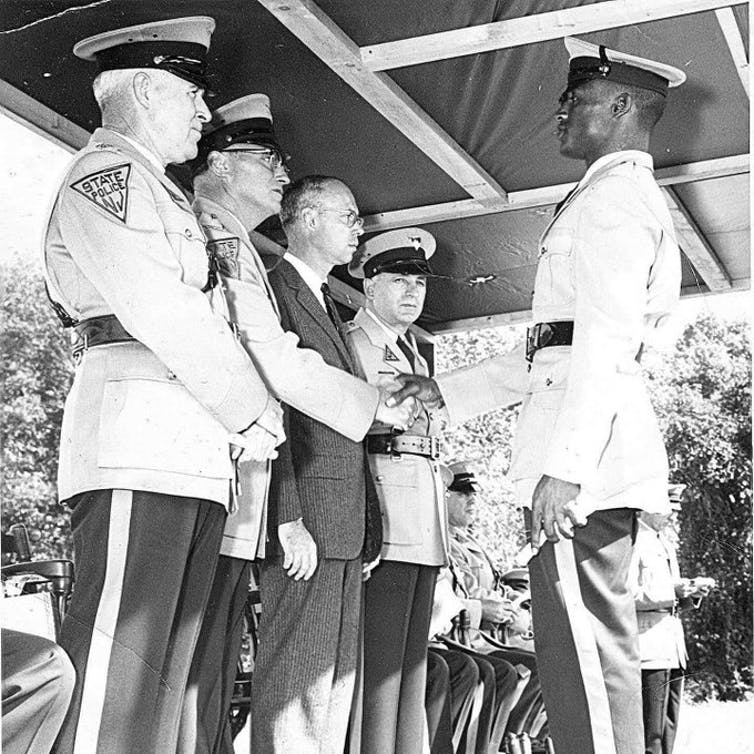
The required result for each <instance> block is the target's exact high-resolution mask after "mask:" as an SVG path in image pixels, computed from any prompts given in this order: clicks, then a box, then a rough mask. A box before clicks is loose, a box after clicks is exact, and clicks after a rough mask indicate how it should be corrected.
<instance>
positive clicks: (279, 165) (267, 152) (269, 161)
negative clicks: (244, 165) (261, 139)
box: [225, 148, 288, 173]
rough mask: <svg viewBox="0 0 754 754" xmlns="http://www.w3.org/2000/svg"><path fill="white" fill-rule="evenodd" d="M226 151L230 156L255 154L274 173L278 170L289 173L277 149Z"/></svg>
mask: <svg viewBox="0 0 754 754" xmlns="http://www.w3.org/2000/svg"><path fill="white" fill-rule="evenodd" d="M225 151H226V152H228V153H230V154H253V155H256V156H257V157H259V158H260V159H261V160H262V162H263V163H264V164H265V165H266V166H267V167H268V168H269V169H270V170H271V171H272V172H273V173H275V172H276V171H278V170H284V171H285V172H286V173H287V172H288V167H287V166H286V164H285V158H284V157H283V155H281V154H280V152H278V151H277V150H275V149H264V148H261V149H226V150H225Z"/></svg>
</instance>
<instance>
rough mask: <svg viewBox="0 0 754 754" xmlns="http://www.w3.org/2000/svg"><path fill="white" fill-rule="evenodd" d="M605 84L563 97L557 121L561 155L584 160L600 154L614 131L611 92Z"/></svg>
mask: <svg viewBox="0 0 754 754" xmlns="http://www.w3.org/2000/svg"><path fill="white" fill-rule="evenodd" d="M606 83H607V82H604V81H587V82H586V83H584V84H581V85H579V86H577V87H575V88H573V89H568V90H566V91H565V92H563V94H562V95H561V97H560V103H559V107H558V111H557V113H556V115H555V118H556V120H557V123H558V130H557V136H558V141H559V142H560V154H562V155H563V156H564V157H571V158H573V159H577V160H583V159H585V158H586V157H587V156H588V155H590V154H593V153H595V152H596V151H599V148H600V145H601V144H603V143H604V141H605V137H606V135H607V134H609V133H610V130H611V128H610V127H611V114H612V113H611V104H612V97H611V96H610V95H611V93H612V92H611V88H610V87H609V86H607V85H606Z"/></svg>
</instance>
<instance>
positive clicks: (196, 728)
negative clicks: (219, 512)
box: [178, 555, 251, 754]
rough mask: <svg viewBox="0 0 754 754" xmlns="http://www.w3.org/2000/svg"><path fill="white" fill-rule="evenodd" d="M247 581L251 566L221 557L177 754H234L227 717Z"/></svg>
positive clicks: (187, 695) (196, 654) (193, 665)
mask: <svg viewBox="0 0 754 754" xmlns="http://www.w3.org/2000/svg"><path fill="white" fill-rule="evenodd" d="M250 578H251V561H248V560H242V559H240V558H229V557H226V556H224V555H221V556H220V560H219V561H218V564H217V570H216V571H215V579H214V582H213V583H212V592H211V594H210V598H209V602H208V604H207V612H206V613H205V615H204V621H203V622H202V627H201V630H200V632H199V639H198V641H197V644H196V649H195V651H194V660H193V662H192V663H191V671H190V673H189V680H188V686H187V687H186V693H185V695H184V697H183V712H182V714H181V728H180V734H179V740H178V751H179V752H180V753H181V754H233V736H232V734H231V730H230V717H229V716H228V715H229V711H230V702H231V699H232V698H233V685H234V682H235V680H236V672H237V670H238V659H239V656H240V654H241V639H242V630H243V614H244V607H245V605H246V600H247V599H248V596H249V579H250Z"/></svg>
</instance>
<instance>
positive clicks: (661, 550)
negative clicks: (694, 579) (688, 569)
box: [628, 519, 686, 670]
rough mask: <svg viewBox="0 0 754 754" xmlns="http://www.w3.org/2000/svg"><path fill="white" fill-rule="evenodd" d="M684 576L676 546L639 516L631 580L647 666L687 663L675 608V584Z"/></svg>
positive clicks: (664, 666) (681, 631)
mask: <svg viewBox="0 0 754 754" xmlns="http://www.w3.org/2000/svg"><path fill="white" fill-rule="evenodd" d="M680 579H681V573H680V570H679V568H678V558H677V557H676V554H675V548H674V547H673V546H672V544H670V542H668V541H667V539H665V537H663V535H662V534H660V533H659V532H657V531H655V530H654V529H653V528H652V527H651V526H649V525H647V524H646V523H645V522H644V521H642V520H641V519H639V528H638V531H637V533H636V544H635V545H634V553H633V559H632V561H631V568H630V570H629V578H628V583H629V586H630V588H631V591H632V593H633V595H634V602H635V604H636V619H637V622H638V624H639V651H640V656H641V666H642V668H644V669H645V670H659V669H661V668H685V667H686V642H685V640H684V637H683V624H682V623H681V619H680V618H679V617H678V615H677V613H676V609H675V605H676V596H675V584H676V583H677V582H678V581H680Z"/></svg>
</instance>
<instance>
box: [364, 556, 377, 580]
mask: <svg viewBox="0 0 754 754" xmlns="http://www.w3.org/2000/svg"><path fill="white" fill-rule="evenodd" d="M379 564H380V556H379V555H378V556H377V557H376V558H375V559H374V560H371V561H369V563H362V565H361V580H362V581H369V577H370V576H371V575H372V571H373V570H374V569H375V568H377V566H378V565H379Z"/></svg>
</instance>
